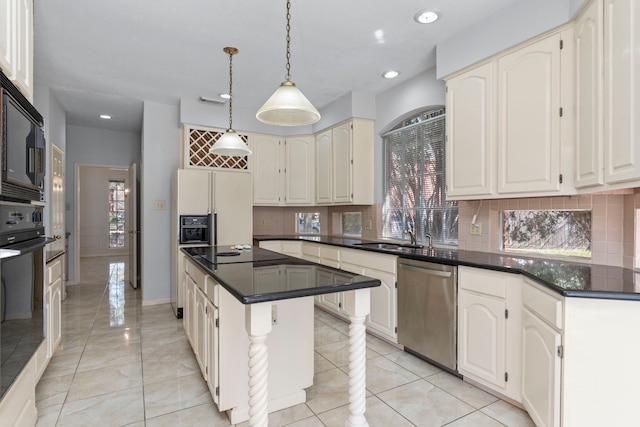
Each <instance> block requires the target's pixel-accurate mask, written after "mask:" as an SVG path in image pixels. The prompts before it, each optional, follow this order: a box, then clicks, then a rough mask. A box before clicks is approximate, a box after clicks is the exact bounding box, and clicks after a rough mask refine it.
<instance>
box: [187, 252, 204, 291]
mask: <svg viewBox="0 0 640 427" xmlns="http://www.w3.org/2000/svg"><path fill="white" fill-rule="evenodd" d="M184 261H185V262H184V271H185V273H187V274H188V275H189V276H191V278H192V279H193V281H194V282H196V285H198V287H199V288H200V290H201V291H202V292H205V291H206V280H205V276H206V274H204V272H203V271H202V270H200V268H199V267H198V266H197V265H196V264H194V263H193V262H191V261H189V259H188V258H185V259H184Z"/></svg>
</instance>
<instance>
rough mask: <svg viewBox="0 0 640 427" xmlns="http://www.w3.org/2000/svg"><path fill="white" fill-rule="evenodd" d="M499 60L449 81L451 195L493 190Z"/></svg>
mask: <svg viewBox="0 0 640 427" xmlns="http://www.w3.org/2000/svg"><path fill="white" fill-rule="evenodd" d="M494 68H495V62H490V63H488V64H484V65H481V66H479V67H477V68H474V69H473V70H471V71H468V72H466V73H464V74H462V75H460V76H457V77H455V78H453V79H451V80H449V81H448V82H447V120H446V126H447V156H446V161H447V197H456V196H478V195H488V194H491V193H492V190H493V189H492V186H493V184H492V181H493V179H492V176H491V173H492V164H493V161H492V159H494V158H495V151H494V147H495V145H494V142H493V141H494V138H495V123H496V114H495V98H496V96H495V91H494V87H495V86H494V81H495V75H494Z"/></svg>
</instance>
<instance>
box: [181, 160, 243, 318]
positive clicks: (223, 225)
mask: <svg viewBox="0 0 640 427" xmlns="http://www.w3.org/2000/svg"><path fill="white" fill-rule="evenodd" d="M209 213H211V214H212V215H211V218H212V220H211V222H212V224H211V225H210V227H211V229H210V232H211V242H212V243H213V242H216V241H217V244H218V245H235V244H251V242H252V240H253V179H252V176H251V173H250V172H247V171H237V170H228V171H226V170H220V169H216V170H206V169H178V170H176V171H175V172H174V173H173V175H172V177H171V305H172V307H173V310H174V312H175V314H176V316H178V317H182V305H183V301H184V295H182V292H183V289H182V281H183V280H184V255H183V254H182V252H180V248H181V247H182V246H183V245H181V244H180V239H179V233H180V224H179V222H180V215H207V214H209ZM214 213H215V214H216V215H215V216H216V218H217V227H216V230H214V226H213V218H214V215H213V214H214ZM216 231H217V232H216ZM189 246H194V245H189Z"/></svg>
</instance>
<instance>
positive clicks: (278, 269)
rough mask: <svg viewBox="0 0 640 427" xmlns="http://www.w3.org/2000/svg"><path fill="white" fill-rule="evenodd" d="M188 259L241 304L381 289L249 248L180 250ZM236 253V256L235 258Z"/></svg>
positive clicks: (370, 280)
mask: <svg viewBox="0 0 640 427" xmlns="http://www.w3.org/2000/svg"><path fill="white" fill-rule="evenodd" d="M181 250H182V252H184V253H185V254H186V255H187V256H188V257H189V258H190V259H192V260H193V261H194V262H195V263H197V264H198V265H199V266H200V267H201V268H202V269H203V270H204V271H205V272H206V273H207V274H209V275H210V276H211V277H213V278H214V279H216V280H217V281H218V283H220V284H221V285H222V286H223V287H224V288H225V289H226V290H227V291H229V292H230V293H231V294H232V295H233V296H234V297H236V298H237V299H238V300H239V301H240V302H241V303H243V304H254V303H259V302H266V301H277V300H283V299H290V298H300V297H307V296H313V295H322V294H329V293H334V292H343V291H349V290H354V289H363V288H372V287H376V286H380V281H379V280H377V279H373V278H370V277H365V276H359V275H357V274H352V273H348V272H346V271H342V270H337V269H335V268H331V267H325V266H322V265H318V264H315V263H312V262H308V261H304V260H302V259H299V258H293V257H289V256H286V255H282V254H278V253H275V252H272V251H268V250H265V249H261V248H258V247H252V248H250V249H246V250H231V249H230V247H229V246H218V249H217V251H216V252H214V249H213V248H212V247H196V248H188V247H186V248H182V249H181ZM235 253H237V255H235Z"/></svg>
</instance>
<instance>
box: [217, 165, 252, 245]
mask: <svg viewBox="0 0 640 427" xmlns="http://www.w3.org/2000/svg"><path fill="white" fill-rule="evenodd" d="M213 180H214V184H213V186H214V188H215V190H214V192H213V193H214V194H213V196H212V197H213V199H214V205H213V212H217V213H218V215H217V217H218V244H219V245H233V244H236V243H249V242H251V241H252V239H253V230H252V229H253V209H252V206H251V191H252V190H251V187H252V178H251V174H250V173H247V172H215V173H214V176H213Z"/></svg>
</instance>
